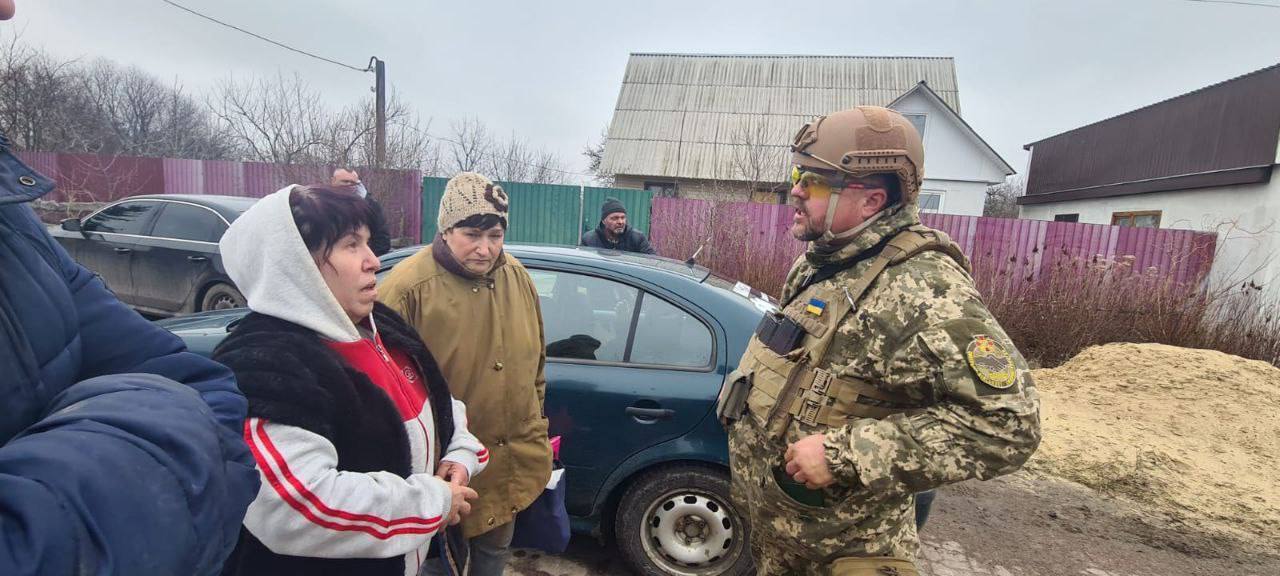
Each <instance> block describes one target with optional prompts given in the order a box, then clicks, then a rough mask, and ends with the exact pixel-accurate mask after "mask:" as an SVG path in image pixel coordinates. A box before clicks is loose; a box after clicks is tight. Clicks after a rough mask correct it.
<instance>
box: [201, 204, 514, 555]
mask: <svg viewBox="0 0 1280 576" xmlns="http://www.w3.org/2000/svg"><path fill="white" fill-rule="evenodd" d="M292 189H293V187H292V186H289V187H286V188H284V189H282V190H280V191H278V192H275V193H273V194H271V195H269V196H266V197H264V198H263V199H262V200H259V201H258V203H257V204H255V205H254V206H253V207H251V208H250V209H249V210H248V211H246V212H245V213H244V214H242V215H241V216H240V217H239V218H237V219H236V221H235V222H234V223H232V225H231V227H230V228H229V229H228V230H227V232H226V234H225V235H224V236H223V237H222V241H221V242H220V243H219V246H220V249H221V253H222V261H223V264H224V265H225V266H226V269H227V274H228V275H229V276H230V277H231V279H232V281H234V282H235V283H236V286H237V287H238V288H239V289H240V291H241V293H243V294H244V295H245V298H246V300H247V301H248V306H249V308H250V309H251V310H253V311H254V312H258V313H260V314H265V315H268V316H273V317H275V318H279V319H281V320H287V321H289V322H292V323H294V324H297V325H300V326H303V327H305V328H308V329H310V330H313V331H315V332H316V333H317V334H318V335H320V336H321V337H322V338H324V339H327V340H331V341H335V342H344V343H351V342H358V341H360V340H361V339H362V338H364V336H362V335H361V332H360V330H358V329H357V328H356V326H355V325H354V324H353V323H352V322H351V320H350V318H348V317H347V314H346V313H345V312H344V311H343V310H342V307H341V305H339V304H338V301H337V299H335V298H334V297H333V294H332V293H331V292H330V291H329V288H328V286H327V285H326V284H325V282H324V277H323V276H321V275H320V271H319V269H318V268H316V265H315V262H314V260H312V258H311V253H310V252H309V251H308V250H307V247H306V244H305V243H304V242H303V240H302V234H301V233H300V232H299V231H298V227H297V224H296V223H295V222H294V220H293V213H292V210H291V209H290V206H289V195H290V192H291V190H292ZM369 322H370V326H369V328H370V329H371V330H372V331H374V332H375V333H376V327H375V326H373V319H372V317H371V318H370V319H369ZM335 354H336V352H335ZM384 357H386V356H385V354H384ZM388 361H389V360H388ZM402 415H403V414H402ZM453 419H454V425H455V429H454V433H453V438H452V439H451V440H450V442H449V446H448V447H447V449H446V450H445V455H444V457H443V458H442V459H441V460H443V461H450V462H456V463H458V464H461V465H463V466H464V467H466V469H467V472H468V473H469V474H470V476H471V477H474V476H475V475H476V474H478V473H479V472H480V471H481V470H483V469H484V467H485V465H486V464H487V463H488V457H489V454H488V451H487V450H485V449H484V447H483V446H482V445H481V444H480V441H479V440H477V439H476V437H475V436H474V435H472V434H471V433H470V432H469V431H468V430H467V415H466V407H465V406H464V405H463V403H462V402H460V401H458V400H456V399H455V400H453ZM404 424H405V432H406V434H407V435H408V439H409V445H410V458H411V461H412V472H413V473H412V474H411V475H410V476H409V477H408V478H402V477H400V476H398V475H396V474H394V473H391V472H369V473H357V472H347V471H343V470H341V469H339V468H338V453H337V450H336V448H335V447H334V445H333V444H332V443H331V442H329V440H327V439H325V438H324V437H323V436H320V435H319V434H315V433H313V432H310V431H308V430H305V429H302V428H298V427H294V426H285V425H281V424H275V423H272V422H270V421H266V420H263V419H260V418H249V419H247V420H246V421H245V441H246V442H247V443H248V444H249V447H250V449H251V450H252V452H253V454H254V458H255V460H256V461H257V464H258V469H259V473H260V474H261V476H262V486H261V488H260V489H259V491H258V496H257V498H256V499H255V500H254V501H253V503H252V504H251V505H250V506H249V510H248V513H247V514H246V516H245V519H244V525H245V527H246V528H247V529H248V530H249V532H250V533H252V534H253V535H254V536H255V537H256V538H258V540H260V541H262V543H263V544H264V545H265V546H267V547H268V548H269V549H270V550H271V551H272V552H275V553H277V554H287V555H293V556H308V557H318V558H390V557H394V556H399V555H404V556H405V574H406V575H414V574H417V573H418V570H419V568H420V567H421V564H422V563H423V561H424V560H425V558H426V554H427V551H428V549H429V547H430V544H431V538H432V537H433V536H434V535H435V534H436V533H437V532H438V531H439V530H440V529H441V528H443V527H444V526H445V523H446V522H448V518H447V515H448V512H449V506H450V498H451V496H450V491H449V487H448V485H447V484H446V483H445V482H444V481H442V480H440V479H439V478H436V477H435V476H434V473H435V470H432V469H431V468H432V463H433V462H435V458H436V450H437V447H436V446H435V442H434V441H433V439H434V438H435V429H434V428H435V427H434V418H433V417H432V414H431V403H430V402H422V408H421V411H420V412H419V413H418V414H416V415H408V416H406V419H405V422H404Z"/></svg>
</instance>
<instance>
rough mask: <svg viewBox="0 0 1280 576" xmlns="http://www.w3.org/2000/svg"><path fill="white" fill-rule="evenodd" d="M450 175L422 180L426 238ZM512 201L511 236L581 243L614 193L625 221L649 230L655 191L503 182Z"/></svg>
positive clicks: (432, 229) (543, 241) (430, 234)
mask: <svg viewBox="0 0 1280 576" xmlns="http://www.w3.org/2000/svg"><path fill="white" fill-rule="evenodd" d="M448 181H449V180H448V179H447V178H432V177H427V178H423V179H422V241H423V242H430V241H431V238H434V237H435V235H436V232H437V230H436V215H437V214H438V210H439V208H440V197H441V196H443V195H444V187H445V184H447V183H448ZM499 184H501V185H502V189H503V190H505V191H506V192H507V197H508V198H509V199H510V201H511V208H510V222H508V224H509V229H508V230H507V240H509V241H511V242H525V243H538V244H567V245H574V244H577V243H578V238H579V237H581V236H582V233H583V232H584V231H586V230H589V229H593V228H595V227H596V224H598V223H599V222H600V205H601V204H604V200H605V198H608V197H610V196H612V197H614V198H617V199H618V200H621V201H622V204H623V206H626V207H627V220H628V223H629V224H631V226H632V227H634V228H635V229H637V230H640V231H641V232H644V233H646V234H648V233H649V204H650V200H651V199H652V197H653V193H652V192H648V191H645V190H634V189H624V188H593V187H590V186H587V187H583V186H567V185H563V184H530V183H527V182H500V183H499Z"/></svg>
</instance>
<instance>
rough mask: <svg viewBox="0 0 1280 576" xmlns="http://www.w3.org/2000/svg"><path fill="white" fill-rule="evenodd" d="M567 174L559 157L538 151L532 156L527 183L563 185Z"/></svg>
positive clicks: (548, 152) (550, 152) (552, 153)
mask: <svg viewBox="0 0 1280 576" xmlns="http://www.w3.org/2000/svg"><path fill="white" fill-rule="evenodd" d="M567 176H569V172H568V171H567V170H565V169H564V162H561V161H560V156H559V155H557V154H556V153H555V152H552V151H550V150H539V151H537V152H535V153H534V155H533V166H532V170H531V172H530V175H529V180H528V181H529V182H537V183H539V184H564V183H565V181H566V177H567Z"/></svg>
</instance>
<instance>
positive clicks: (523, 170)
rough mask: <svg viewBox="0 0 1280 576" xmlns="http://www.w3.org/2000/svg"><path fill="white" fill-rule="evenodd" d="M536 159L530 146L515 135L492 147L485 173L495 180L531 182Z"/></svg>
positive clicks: (495, 143)
mask: <svg viewBox="0 0 1280 576" xmlns="http://www.w3.org/2000/svg"><path fill="white" fill-rule="evenodd" d="M534 159H535V158H534V152H532V151H531V150H529V145H528V144H526V143H525V142H524V141H523V140H521V139H520V138H519V137H517V136H516V135H515V134H514V133H513V134H511V138H510V139H508V140H506V141H500V142H494V143H493V144H492V145H491V147H490V150H489V154H488V156H487V158H486V159H485V160H486V161H485V163H484V164H485V166H486V168H484V171H485V172H486V175H487V176H489V177H490V178H493V179H494V180H502V181H504V182H530V181H532V180H531V175H532V173H533V171H534V168H533V167H534Z"/></svg>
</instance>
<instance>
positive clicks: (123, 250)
mask: <svg viewBox="0 0 1280 576" xmlns="http://www.w3.org/2000/svg"><path fill="white" fill-rule="evenodd" d="M112 250H115V252H116V254H128V253H130V252H133V248H123V247H120V246H116V247H115V248H112Z"/></svg>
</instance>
